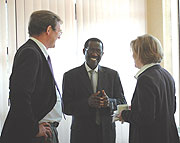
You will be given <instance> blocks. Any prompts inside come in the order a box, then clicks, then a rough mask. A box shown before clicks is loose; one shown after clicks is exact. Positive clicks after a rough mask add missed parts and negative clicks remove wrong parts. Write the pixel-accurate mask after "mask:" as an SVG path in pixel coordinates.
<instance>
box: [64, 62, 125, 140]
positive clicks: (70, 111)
mask: <svg viewBox="0 0 180 143" xmlns="http://www.w3.org/2000/svg"><path fill="white" fill-rule="evenodd" d="M98 70H99V71H98V87H97V88H98V90H105V92H106V94H107V95H108V96H109V98H110V105H111V108H110V107H108V108H104V109H101V110H100V114H101V123H102V134H103V143H114V142H115V124H114V123H112V118H111V115H112V111H113V110H116V105H117V104H123V103H126V100H125V97H124V95H123V88H122V85H121V82H120V78H119V75H118V73H117V72H116V71H114V70H112V69H109V68H106V67H101V66H99V69H98ZM92 93H93V89H92V86H91V82H90V79H89V76H88V73H87V71H86V68H85V65H84V64H83V65H81V66H80V67H77V68H74V69H72V70H70V71H68V72H66V73H65V74H64V77H63V102H64V112H65V114H67V115H72V126H71V143H96V140H97V125H96V123H95V117H96V109H95V108H91V107H90V106H89V105H88V98H89V96H90V95H91V94H92Z"/></svg>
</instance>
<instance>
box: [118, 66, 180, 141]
mask: <svg viewBox="0 0 180 143" xmlns="http://www.w3.org/2000/svg"><path fill="white" fill-rule="evenodd" d="M175 110H176V99H175V84H174V80H173V78H172V76H171V75H170V74H169V73H168V72H167V71H166V70H165V69H163V68H161V66H160V65H155V66H152V67H150V68H148V69H147V70H145V71H144V72H143V73H142V74H141V75H140V76H139V77H138V79H137V85H136V88H135V91H134V95H133V98H132V101H131V111H123V112H122V117H123V119H124V120H125V121H127V122H129V123H130V134H129V142H130V143H179V137H178V133H177V128H176V124H175V120H174V113H175Z"/></svg>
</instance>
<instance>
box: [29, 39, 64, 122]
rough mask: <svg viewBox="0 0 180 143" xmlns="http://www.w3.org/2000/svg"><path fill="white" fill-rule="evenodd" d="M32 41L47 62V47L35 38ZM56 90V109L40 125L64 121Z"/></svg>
mask: <svg viewBox="0 0 180 143" xmlns="http://www.w3.org/2000/svg"><path fill="white" fill-rule="evenodd" d="M30 39H31V40H33V41H34V42H35V43H36V44H37V45H38V46H39V47H40V49H41V51H42V52H43V54H44V56H45V58H46V60H47V57H48V52H47V49H46V47H45V46H44V45H43V44H42V43H41V42H40V41H38V40H37V39H35V38H33V37H30ZM55 89H56V95H57V101H56V104H55V106H54V108H53V109H52V110H51V111H50V112H49V113H48V114H47V115H46V116H45V117H44V118H43V119H42V120H41V121H39V123H42V122H51V123H53V122H60V121H61V119H62V106H61V98H60V95H59V93H58V90H57V88H56V87H55Z"/></svg>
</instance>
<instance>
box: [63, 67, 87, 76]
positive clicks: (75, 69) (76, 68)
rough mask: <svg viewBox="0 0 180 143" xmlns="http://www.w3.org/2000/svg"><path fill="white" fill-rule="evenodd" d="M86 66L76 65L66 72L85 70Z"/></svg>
mask: <svg viewBox="0 0 180 143" xmlns="http://www.w3.org/2000/svg"><path fill="white" fill-rule="evenodd" d="M84 68H85V67H84V65H81V66H78V67H75V68H72V69H70V70H68V71H67V72H65V74H73V73H77V72H79V71H81V70H83V69H84Z"/></svg>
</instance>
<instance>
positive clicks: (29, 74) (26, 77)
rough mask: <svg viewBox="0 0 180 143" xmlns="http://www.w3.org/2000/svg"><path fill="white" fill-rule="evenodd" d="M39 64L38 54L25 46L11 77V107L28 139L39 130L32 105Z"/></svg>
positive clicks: (17, 56)
mask: <svg viewBox="0 0 180 143" xmlns="http://www.w3.org/2000/svg"><path fill="white" fill-rule="evenodd" d="M38 65H39V60H38V55H37V54H36V53H35V52H34V51H33V50H32V49H30V48H25V49H23V50H21V51H19V52H18V53H17V55H16V57H15V59H14V65H13V72H12V75H11V77H10V102H11V109H12V110H13V111H14V113H16V115H15V116H16V121H17V123H18V127H19V129H20V130H21V135H22V136H24V137H26V138H27V139H28V138H32V136H35V135H36V134H37V133H38V130H39V126H38V122H37V120H36V119H35V118H34V114H33V111H32V107H31V98H32V96H33V91H34V90H35V84H36V78H37V72H38Z"/></svg>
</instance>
